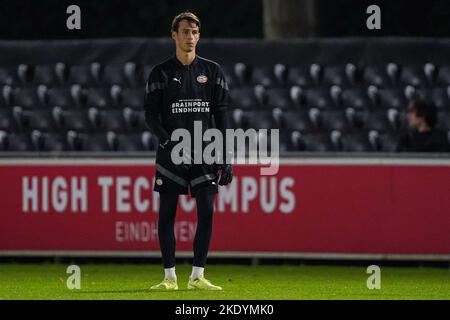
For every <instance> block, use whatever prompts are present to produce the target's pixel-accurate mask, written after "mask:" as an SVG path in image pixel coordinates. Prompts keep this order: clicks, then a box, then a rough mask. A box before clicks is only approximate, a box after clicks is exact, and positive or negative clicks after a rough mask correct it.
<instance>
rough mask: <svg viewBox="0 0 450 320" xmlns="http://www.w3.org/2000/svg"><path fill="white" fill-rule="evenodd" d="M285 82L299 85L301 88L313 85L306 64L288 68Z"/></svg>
mask: <svg viewBox="0 0 450 320" xmlns="http://www.w3.org/2000/svg"><path fill="white" fill-rule="evenodd" d="M287 82H288V84H289V85H292V86H300V87H302V88H305V87H311V86H313V85H314V81H313V79H312V78H311V75H310V73H309V67H308V66H292V67H290V68H289V70H288V75H287Z"/></svg>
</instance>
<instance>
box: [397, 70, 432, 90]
mask: <svg viewBox="0 0 450 320" xmlns="http://www.w3.org/2000/svg"><path fill="white" fill-rule="evenodd" d="M400 82H401V83H402V84H404V85H412V86H415V87H425V86H427V85H428V84H429V82H428V80H427V78H426V76H425V71H424V67H423V66H422V65H416V66H404V67H403V68H402V72H401V76H400Z"/></svg>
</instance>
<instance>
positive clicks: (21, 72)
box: [17, 63, 35, 86]
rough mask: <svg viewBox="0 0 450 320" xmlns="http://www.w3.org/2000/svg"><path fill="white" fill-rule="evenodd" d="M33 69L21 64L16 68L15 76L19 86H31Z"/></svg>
mask: <svg viewBox="0 0 450 320" xmlns="http://www.w3.org/2000/svg"><path fill="white" fill-rule="evenodd" d="M34 72H35V68H34V67H33V66H31V65H29V64H25V63H21V64H19V66H18V67H17V76H18V79H19V82H20V85H21V86H27V85H28V84H31V83H32V82H33V79H34Z"/></svg>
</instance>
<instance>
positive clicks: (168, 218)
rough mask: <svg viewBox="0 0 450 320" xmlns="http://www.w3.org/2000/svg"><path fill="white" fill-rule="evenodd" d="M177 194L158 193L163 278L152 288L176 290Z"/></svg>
mask: <svg viewBox="0 0 450 320" xmlns="http://www.w3.org/2000/svg"><path fill="white" fill-rule="evenodd" d="M177 203H178V194H177V193H160V207H159V217H158V237H159V245H160V248H161V255H162V261H163V265H164V280H163V282H161V283H160V284H158V285H155V286H153V287H152V289H159V290H176V289H178V285H177V276H176V273H175V245H176V242H175V233H174V225H175V217H176V211H177Z"/></svg>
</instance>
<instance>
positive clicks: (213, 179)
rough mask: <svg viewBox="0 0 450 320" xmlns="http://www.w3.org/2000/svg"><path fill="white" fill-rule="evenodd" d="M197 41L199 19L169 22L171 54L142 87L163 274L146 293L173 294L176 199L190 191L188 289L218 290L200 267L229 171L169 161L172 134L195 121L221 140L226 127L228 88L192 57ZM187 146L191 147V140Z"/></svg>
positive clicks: (214, 67) (186, 16) (207, 64)
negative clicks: (193, 214) (152, 146)
mask: <svg viewBox="0 0 450 320" xmlns="http://www.w3.org/2000/svg"><path fill="white" fill-rule="evenodd" d="M199 38H200V20H199V19H198V18H197V17H196V16H195V15H194V14H193V13H190V12H184V13H181V14H179V15H177V16H176V17H175V18H174V20H173V22H172V39H173V40H174V41H175V45H176V53H175V55H174V56H173V57H171V58H170V59H168V60H166V61H164V62H162V63H160V64H158V65H156V66H155V67H154V68H153V69H152V71H151V73H150V76H149V79H148V81H147V86H146V95H145V120H146V123H147V125H148V127H149V128H150V130H151V131H152V132H153V133H154V134H156V135H157V137H158V139H159V147H158V151H157V154H156V176H155V185H154V190H155V191H157V192H159V194H160V210H159V220H158V234H159V243H160V247H161V253H162V260H163V264H164V273H165V276H164V280H163V281H162V282H161V283H159V284H157V285H155V286H153V287H151V289H157V290H177V289H178V284H177V276H176V274H175V236H174V223H175V214H176V209H177V202H178V195H179V194H187V193H188V188H190V191H191V195H192V196H193V197H195V199H196V204H197V220H198V221H197V230H196V233H195V238H194V263H193V267H192V274H191V276H190V278H189V281H188V289H204V290H222V288H221V287H219V286H216V285H214V284H212V283H211V282H210V281H208V280H206V279H205V277H204V267H205V263H206V258H207V255H208V248H209V243H210V239H211V233H212V222H213V208H214V198H215V195H216V194H217V192H218V186H217V183H218V184H219V185H226V184H229V183H230V182H231V180H232V178H233V174H232V167H231V165H230V164H226V163H225V162H224V161H223V163H221V164H213V165H207V164H205V163H202V164H186V163H184V164H181V165H175V164H174V162H173V161H172V158H171V151H172V148H173V147H174V146H175V145H176V144H178V141H177V142H175V141H172V140H171V134H172V132H173V131H174V130H176V129H178V128H183V129H187V130H189V132H190V133H191V136H192V137H194V134H193V132H194V121H200V122H201V124H202V130H203V132H204V131H205V130H206V129H208V128H212V127H214V126H213V122H212V121H213V119H214V122H215V127H216V128H217V129H219V130H220V131H221V132H222V134H223V137H225V129H226V128H228V123H229V122H228V119H227V113H226V112H227V106H228V97H229V95H228V86H227V83H226V81H225V77H224V75H223V72H222V70H221V68H220V67H219V65H218V64H217V63H215V62H213V61H211V60H207V59H204V58H202V57H200V56H198V55H197V54H196V53H195V48H196V45H197V42H198V41H199ZM191 145H192V146H194V143H193V141H192V142H191ZM191 155H192V154H191ZM192 158H193V157H192ZM219 176H220V178H219Z"/></svg>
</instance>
